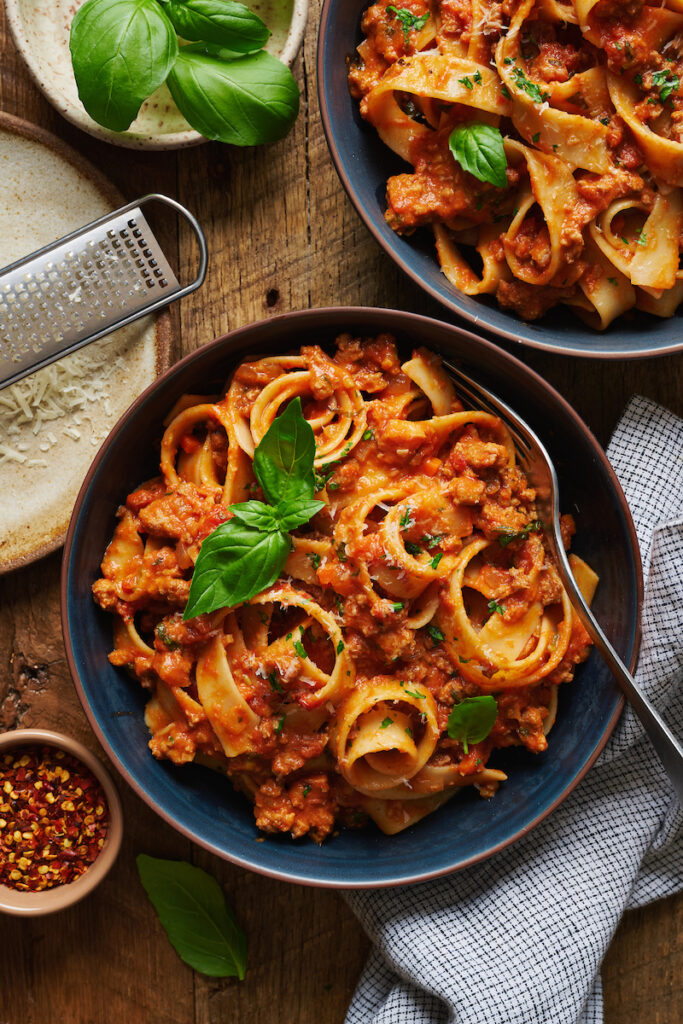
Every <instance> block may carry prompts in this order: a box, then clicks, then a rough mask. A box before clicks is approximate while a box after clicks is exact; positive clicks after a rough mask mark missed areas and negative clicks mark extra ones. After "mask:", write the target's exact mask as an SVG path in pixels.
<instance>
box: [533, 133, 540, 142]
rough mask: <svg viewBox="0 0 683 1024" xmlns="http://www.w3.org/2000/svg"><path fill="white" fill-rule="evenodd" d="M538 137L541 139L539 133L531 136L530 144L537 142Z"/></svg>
mask: <svg viewBox="0 0 683 1024" xmlns="http://www.w3.org/2000/svg"><path fill="white" fill-rule="evenodd" d="M540 137H541V133H540V132H536V134H535V135H532V136H531V141H532V142H538V140H539V139H540Z"/></svg>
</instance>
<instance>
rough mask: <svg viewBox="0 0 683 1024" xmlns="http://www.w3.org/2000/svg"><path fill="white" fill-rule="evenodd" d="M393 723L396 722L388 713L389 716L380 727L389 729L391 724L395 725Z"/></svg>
mask: <svg viewBox="0 0 683 1024" xmlns="http://www.w3.org/2000/svg"><path fill="white" fill-rule="evenodd" d="M393 724H394V720H393V718H389V716H388V715H387V717H386V718H385V719H384V721H383V722H382V724H381V725H380V729H388V728H389V726H390V725H393Z"/></svg>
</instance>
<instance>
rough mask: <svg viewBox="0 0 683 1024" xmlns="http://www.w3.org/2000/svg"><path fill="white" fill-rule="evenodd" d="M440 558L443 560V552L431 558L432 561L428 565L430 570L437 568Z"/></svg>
mask: <svg viewBox="0 0 683 1024" xmlns="http://www.w3.org/2000/svg"><path fill="white" fill-rule="evenodd" d="M442 558H443V551H439V553H438V555H434V557H433V558H432V560H431V562H430V565H431V567H432V569H436V568H438V565H439V562H440V561H441V559H442Z"/></svg>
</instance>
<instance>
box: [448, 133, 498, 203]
mask: <svg viewBox="0 0 683 1024" xmlns="http://www.w3.org/2000/svg"><path fill="white" fill-rule="evenodd" d="M448 146H449V148H450V151H451V153H452V154H453V157H454V159H455V160H456V161H457V162H458V163H459V164H460V166H461V167H462V168H463V170H465V171H468V172H469V173H470V174H473V175H474V177H475V178H478V179H479V181H488V182H489V183H490V184H491V185H495V186H496V187H497V188H507V183H508V179H507V175H506V173H505V168H506V167H507V158H506V156H505V149H504V147H503V136H502V135H501V134H500V132H499V131H498V129H497V128H492V127H491V125H489V124H476V123H475V124H461V125H460V126H459V127H458V128H454V129H453V131H452V132H451V134H450V135H449V137H448Z"/></svg>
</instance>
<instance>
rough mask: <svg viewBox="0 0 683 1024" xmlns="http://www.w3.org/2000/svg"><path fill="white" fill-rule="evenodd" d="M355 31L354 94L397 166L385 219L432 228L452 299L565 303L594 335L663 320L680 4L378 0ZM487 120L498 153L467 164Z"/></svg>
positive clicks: (679, 149) (670, 305)
mask: <svg viewBox="0 0 683 1024" xmlns="http://www.w3.org/2000/svg"><path fill="white" fill-rule="evenodd" d="M361 27H362V32H363V35H364V39H363V42H362V43H361V45H360V46H359V47H358V49H357V53H356V55H355V56H354V57H353V58H352V60H351V61H350V66H349V86H350V89H351V94H352V96H353V97H354V98H355V99H357V100H359V101H360V112H361V115H362V116H363V117H364V118H365V119H366V120H367V121H368V122H369V123H370V124H371V125H372V126H373V127H374V128H375V129H376V131H377V133H378V135H379V136H380V138H381V139H382V141H383V142H384V143H385V144H386V145H387V146H388V147H389V148H390V149H392V150H393V151H394V153H396V154H397V156H398V157H399V158H400V159H401V160H403V161H405V163H406V164H408V165H410V167H411V170H410V171H408V170H406V171H405V172H403V173H397V174H395V175H393V176H392V177H391V178H389V180H388V182H387V189H386V214H385V216H386V219H387V221H388V223H389V225H390V226H391V227H392V228H393V229H394V230H395V231H396V232H397V233H399V234H401V235H404V236H410V235H411V234H412V233H413V232H415V231H416V230H418V229H420V228H430V229H431V230H432V231H433V232H434V238H435V247H436V253H437V257H438V260H439V263H440V265H441V269H442V271H443V273H444V274H445V276H446V277H447V279H448V280H449V282H450V283H451V284H452V285H453V286H454V288H456V289H457V290H459V291H461V292H463V293H464V294H466V295H473V296H474V295H491V296H495V298H496V300H497V302H498V303H499V305H500V306H502V307H503V308H505V309H510V310H512V311H514V312H515V313H517V314H518V315H520V316H521V317H523V318H524V319H529V320H534V319H537V318H539V317H541V316H543V315H544V313H546V312H547V310H549V309H550V308H552V307H553V306H556V305H557V304H559V303H564V304H566V305H568V306H570V307H571V308H573V309H574V310H575V312H576V313H577V315H578V316H580V317H581V318H582V319H583V320H584V321H586V322H587V323H588V324H589V325H590V326H591V327H593V328H595V329H597V330H604V329H605V328H607V327H608V326H609V324H610V323H612V321H613V320H614V319H615V318H617V317H619V316H621V315H622V314H624V313H626V312H627V311H628V310H631V309H636V308H638V309H642V310H645V311H646V312H649V313H653V314H655V315H657V316H661V317H668V316H672V315H673V314H674V313H675V311H676V308H677V307H678V304H679V303H680V301H681V297H682V296H683V286H682V285H681V281H682V280H683V269H681V268H680V256H679V253H680V246H681V239H682V238H683V197H682V196H681V188H683V91H682V90H681V84H682V83H683V4H681V2H680V0H663V3H662V4H661V5H656V6H655V5H652V6H648V5H647V4H645V3H643V0H633V2H632V3H628V4H619V3H617V2H615V0H512V2H511V3H509V4H507V3H506V4H502V3H497V2H493V0H458V2H454V0H405V2H404V3H399V4H392V3H390V2H389V0H378V2H376V3H373V4H372V5H370V6H369V7H368V8H367V10H366V11H365V14H364V15H363V19H362V25H361ZM484 126H485V127H486V129H487V130H488V131H489V132H491V131H494V133H497V138H498V143H497V146H498V147H499V148H497V149H496V153H495V155H494V156H492V151H491V149H488V150H487V149H485V148H482V149H480V150H479V151H478V153H477V157H478V162H477V159H474V157H473V156H472V153H473V152H475V151H476V150H477V147H478V146H480V145H481V146H482V147H483V145H484V143H483V142H481V141H480V140H481V139H482V138H483V136H481V135H477V132H478V131H480V130H481V128H483V127H484ZM462 132H464V133H465V135H464V136H463V135H462ZM494 137H496V136H495V135H494ZM463 138H466V139H467V143H466V144H465V143H463V142H462V139H463ZM458 139H460V140H461V141H460V143H458V141H457V140H458ZM459 145H462V146H464V147H465V150H464V155H463V151H461V150H460V149H459V148H458V146H459ZM487 145H492V143H491V136H489V137H488V141H487ZM468 154H469V155H468ZM487 161H488V169H487V166H486V165H487ZM496 161H497V164H496V169H492V166H493V163H494V162H496ZM501 174H502V175H503V179H502V180H497V177H496V176H497V175H498V176H500V175H501Z"/></svg>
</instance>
